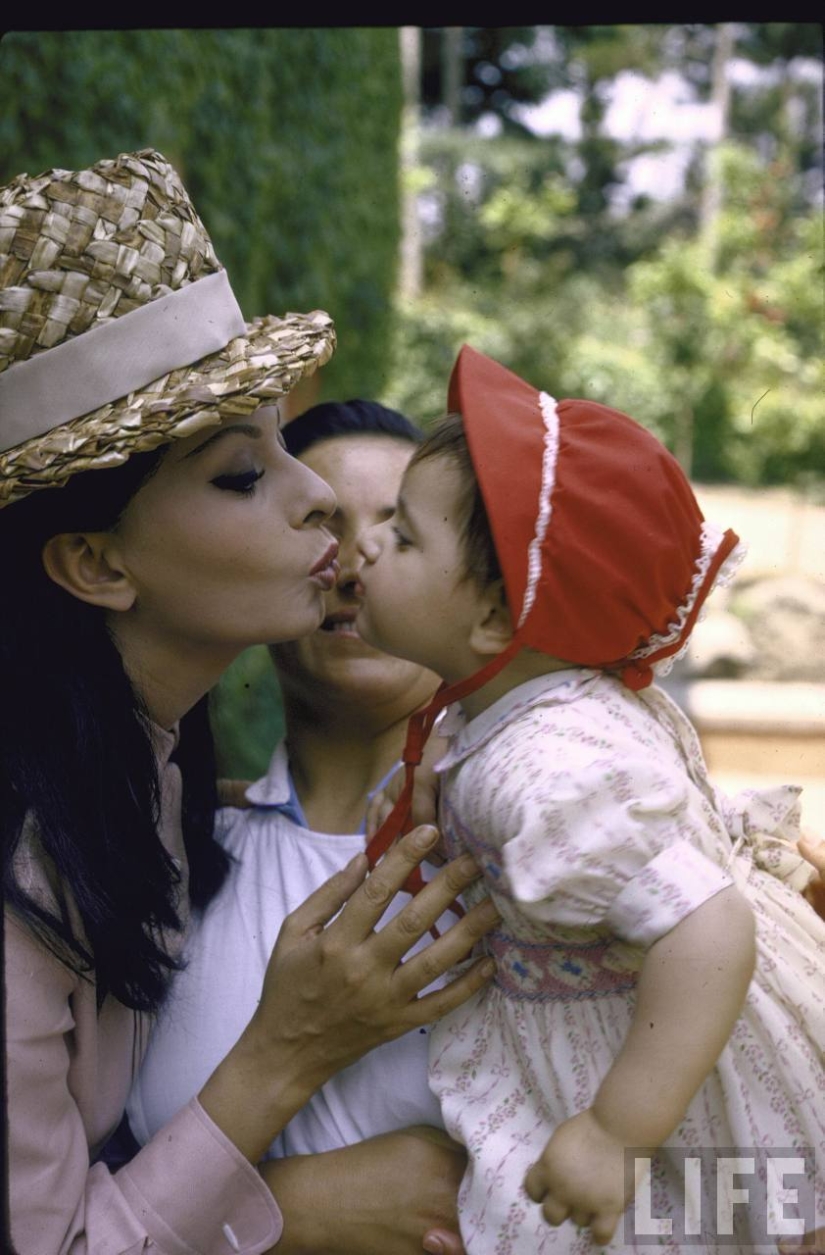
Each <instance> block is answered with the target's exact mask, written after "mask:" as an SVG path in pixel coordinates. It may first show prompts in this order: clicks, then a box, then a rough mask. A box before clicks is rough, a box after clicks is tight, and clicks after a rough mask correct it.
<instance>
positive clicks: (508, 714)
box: [435, 667, 602, 771]
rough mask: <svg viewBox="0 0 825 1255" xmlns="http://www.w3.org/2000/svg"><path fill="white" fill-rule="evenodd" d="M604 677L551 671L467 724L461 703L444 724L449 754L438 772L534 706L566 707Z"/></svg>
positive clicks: (577, 670) (591, 672) (580, 671)
mask: <svg viewBox="0 0 825 1255" xmlns="http://www.w3.org/2000/svg"><path fill="white" fill-rule="evenodd" d="M601 675H602V672H601V671H595V670H593V669H592V668H590V667H569V668H567V669H566V670H564V671H549V672H547V674H546V675H539V676H536V677H535V678H534V679H532V680H526V681H525V682H524V684H518V685H516V687H515V688H512V689H510V690H509V691H508V692H507V693H505V694H504V695H503V696H502V697H500V698H499V699H498V701H495V702H493V704H492V705H491V706H488V707H487V709H486V710H483V711H482V712H481V714H480V715H476V717H475V719H470V720H469V721H468V720H467V717H466V715H465V714H464V711H463V710H462V709H461V705H460V703H459V702H455V703H454V704H453V705H452V706H448V707H447V709H446V711H445V713H444V718H443V720H442V722H441V726H440V728H439V732H440V734H441V736H444V737H449V739H450V747H449V749H448V750H447V753H446V754H445V755H444V756H443V757H442V758H441V759H439V761H438V762H437V763H436V767H435V769H436V771H446V770H447V769H448V768H449V767H454V766H455V765H456V763H459V762H461V760H462V759H463V758H466V757H467V756H468V755H469V754H472V753H474V752H475V751H476V750H477V749H479V748H480V747H481V746H482V745H485V744H486V743H487V741H489V740H490V738H491V737H493V736H495V735H496V734H497V733H498V732H499V731H500V730H501V729H502V728H503V727H505V726H506V725H507V724H508V723H512V721H513V720H514V719H516V718H518V716H519V715H521V714H523V713H524V711H525V710H530V709H531V708H532V707H533V706H542V705H544V706H547V705H566V704H567V703H568V702H571V701H573V700H574V699H575V698H576V697H578V696H579V694H580V693H581V692H582V689H584V688H585V687H590V686H591V685H592V684H593V682H594V681H597V680H598V679H599V678H600V677H601Z"/></svg>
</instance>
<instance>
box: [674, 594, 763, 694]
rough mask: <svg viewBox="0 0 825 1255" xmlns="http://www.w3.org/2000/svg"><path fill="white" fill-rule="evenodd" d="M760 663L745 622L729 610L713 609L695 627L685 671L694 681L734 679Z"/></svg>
mask: <svg viewBox="0 0 825 1255" xmlns="http://www.w3.org/2000/svg"><path fill="white" fill-rule="evenodd" d="M756 662H757V651H756V647H755V646H754V643H753V640H752V638H751V634H750V632H749V631H748V627H747V625H746V624H745V623H744V621H743V620H742V619H740V618H738V617H737V616H736V615H735V614H731V613H730V611H727V610H715V611H714V610H710V611H708V614H707V616H706V617H705V618H704V619H702V620H701V621H700V622H699V623H698V624H697V625H696V627H695V628H694V631H693V635H692V636H691V639H690V645H689V646H688V650H687V653H686V654H685V656H684V659H683V660H682V672H683V674H684V675H685V676H689V677H690V678H691V679H698V678H701V679H707V680H733V679H736V678H737V677H738V676H741V675H743V674H744V673H745V672H747V671H749V670H750V669H751V668H752V667H753V666H754V665H755V664H756Z"/></svg>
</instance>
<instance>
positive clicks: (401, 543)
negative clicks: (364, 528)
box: [390, 523, 412, 549]
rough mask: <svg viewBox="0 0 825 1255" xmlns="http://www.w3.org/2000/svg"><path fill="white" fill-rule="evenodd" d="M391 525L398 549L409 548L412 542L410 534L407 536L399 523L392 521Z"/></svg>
mask: <svg viewBox="0 0 825 1255" xmlns="http://www.w3.org/2000/svg"><path fill="white" fill-rule="evenodd" d="M390 526H391V530H392V534H393V539H394V541H395V547H396V549H406V548H408V546H409V545H411V544H412V541H411V540H410V538H409V536H405V535H404V533H403V532H402V531H401V529H400V528H399V527H398V526H397V524H395V523H392V524H391V525H390Z"/></svg>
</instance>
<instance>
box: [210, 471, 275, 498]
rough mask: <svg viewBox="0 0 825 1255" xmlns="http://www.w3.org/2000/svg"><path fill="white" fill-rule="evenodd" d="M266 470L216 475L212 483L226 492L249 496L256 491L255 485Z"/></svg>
mask: <svg viewBox="0 0 825 1255" xmlns="http://www.w3.org/2000/svg"><path fill="white" fill-rule="evenodd" d="M263 475H264V472H263V471H262V470H261V471H258V470H248V471H234V472H231V473H228V474H226V475H216V476H215V478H214V479H213V480H212V483H213V484H214V485H215V487H216V488H221V489H223V491H224V492H237V493H240V495H241V496H242V497H249V496H251V494H252V493H253V492H254V491H255V485H256V484H257V482H258V480H259V479H262V478H263Z"/></svg>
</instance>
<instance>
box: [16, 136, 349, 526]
mask: <svg viewBox="0 0 825 1255" xmlns="http://www.w3.org/2000/svg"><path fill="white" fill-rule="evenodd" d="M334 346H335V332H334V330H333V326H332V320H331V319H330V317H329V316H328V315H327V314H325V313H323V312H322V311H319V310H318V311H315V312H314V313H311V314H287V315H286V316H285V317H284V318H274V317H265V318H256V319H255V320H253V321H252V322H251V323H246V322H245V321H244V319H243V316H242V314H241V311H240V308H239V307H238V303H237V301H236V300H235V297H234V296H233V294H232V290H231V288H230V286H229V282H228V279H227V276H226V270H225V269H224V267H223V266H222V265H221V263H220V262H219V261H218V259H217V257H216V256H215V251H214V249H213V247H212V242H211V240H210V238H209V235H208V234H207V232H206V229H205V227H204V225H203V223H202V222H201V220H200V218H199V217H198V215H197V213H196V212H195V210H194V207H193V205H192V203H191V201H190V199H189V196H188V194H187V192H186V189H185V188H184V186H183V184H182V183H181V180H180V178H179V176H178V174H177V173H176V171H175V170H174V169H173V168H172V166H171V165H170V164H169V162H168V161H167V160H166V159H165V157H163V156H162V155H161V154H160V153H158V152H154V151H153V150H151V149H146V150H144V151H141V152H137V153H124V154H122V155H121V156H119V157H116V158H114V159H113V160H106V161H100V162H98V163H97V164H96V165H94V166H92V167H90V168H89V169H88V170H80V171H69V170H47V171H46V172H45V173H44V174H41V175H38V176H37V177H31V176H30V175H28V174H21V175H19V176H18V177H17V178H16V179H14V180H13V182H12V183H10V184H9V185H8V187H6V188H3V189H0V507H2V506H4V505H9V504H10V503H12V502H14V501H16V500H18V499H19V498H20V497H24V496H26V495H27V494H28V493H30V492H32V491H34V490H35V489H38V488H53V487H56V486H59V485H61V484H64V483H65V482H66V481H67V480H68V479H69V478H70V477H71V476H72V475H75V474H77V472H78V471H85V470H91V469H97V468H103V467H111V466H116V465H118V464H119V463H121V462H124V461H125V460H126V459H127V458H128V457H129V456H130V455H131V454H133V453H137V452H142V451H146V450H149V449H153V448H156V447H157V446H158V445H160V444H164V443H165V442H167V441H169V440H173V439H176V438H179V437H183V436H189V435H191V434H192V433H193V432H195V431H199V430H201V429H202V428H206V427H210V426H214V425H215V424H217V423H218V422H219V421H220V419H221V418H223V417H228V416H244V415H247V414H250V413H251V412H252V411H253V410H255V409H257V408H258V406H260V405H262V404H265V403H267V402H269V401H272V400H274V399H275V398H277V397H280V396H283V395H284V394H285V393H287V392H289V391H290V389H291V388H293V387H294V386H295V384H296V383H297V382H298V381H299V380H300V379H301V378H303V377H304V376H305V375H307V374H310V373H311V372H312V371H314V370H315V369H316V367H318V366H321V365H323V363H324V362H326V361H328V359H329V358H330V356H331V354H332V351H333V348H334Z"/></svg>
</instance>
